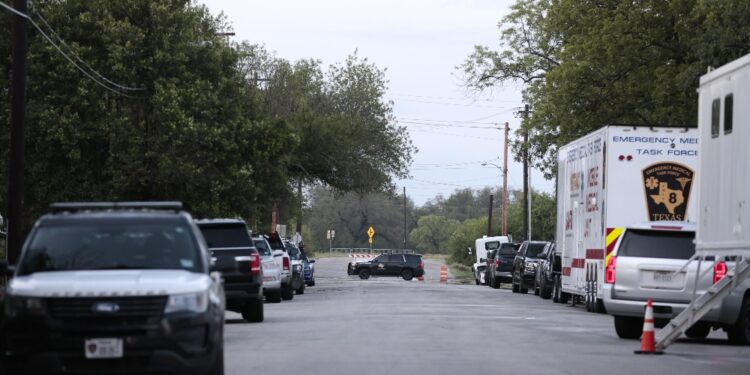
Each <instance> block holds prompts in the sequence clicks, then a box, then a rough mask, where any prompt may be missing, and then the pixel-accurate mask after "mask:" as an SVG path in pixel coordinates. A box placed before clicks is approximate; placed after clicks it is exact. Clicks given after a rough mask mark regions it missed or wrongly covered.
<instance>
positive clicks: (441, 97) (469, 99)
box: [393, 94, 515, 103]
mask: <svg viewBox="0 0 750 375" xmlns="http://www.w3.org/2000/svg"><path fill="white" fill-rule="evenodd" d="M393 96H394V97H407V98H420V99H438V100H453V101H455V100H459V101H471V102H477V101H483V102H499V103H513V102H515V100H495V99H478V98H477V99H475V98H466V97H464V98H457V97H446V96H429V95H413V94H393Z"/></svg>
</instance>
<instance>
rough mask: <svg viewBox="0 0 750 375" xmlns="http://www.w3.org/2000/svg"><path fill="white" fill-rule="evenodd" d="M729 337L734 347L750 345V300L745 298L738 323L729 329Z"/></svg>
mask: <svg viewBox="0 0 750 375" xmlns="http://www.w3.org/2000/svg"><path fill="white" fill-rule="evenodd" d="M727 337H728V338H729V342H730V343H732V344H734V345H748V344H750V298H748V297H745V301H744V302H743V303H742V308H741V309H740V315H739V316H738V317H737V322H736V323H735V324H734V325H733V326H731V327H729V328H727Z"/></svg>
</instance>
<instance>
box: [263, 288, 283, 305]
mask: <svg viewBox="0 0 750 375" xmlns="http://www.w3.org/2000/svg"><path fill="white" fill-rule="evenodd" d="M266 301H268V302H271V303H279V302H281V289H278V290H273V291H270V292H268V294H267V295H266Z"/></svg>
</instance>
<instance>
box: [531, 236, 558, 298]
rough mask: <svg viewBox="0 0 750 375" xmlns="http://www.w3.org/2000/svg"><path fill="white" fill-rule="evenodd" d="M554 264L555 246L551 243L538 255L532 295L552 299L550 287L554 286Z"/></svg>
mask: <svg viewBox="0 0 750 375" xmlns="http://www.w3.org/2000/svg"><path fill="white" fill-rule="evenodd" d="M554 264H555V244H554V243H553V244H552V245H551V246H547V247H546V248H545V249H544V251H542V253H541V254H539V266H537V268H536V278H535V279H534V294H536V295H538V296H539V297H542V298H543V299H549V298H550V297H552V287H553V286H554V285H555V275H554Z"/></svg>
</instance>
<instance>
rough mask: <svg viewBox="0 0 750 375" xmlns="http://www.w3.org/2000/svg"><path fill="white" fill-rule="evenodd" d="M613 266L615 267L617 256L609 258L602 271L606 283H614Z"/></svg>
mask: <svg viewBox="0 0 750 375" xmlns="http://www.w3.org/2000/svg"><path fill="white" fill-rule="evenodd" d="M615 267H617V257H611V258H609V263H607V269H606V271H605V272H604V282H605V283H607V284H614V283H615Z"/></svg>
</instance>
